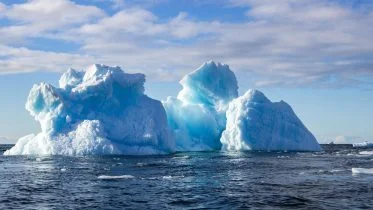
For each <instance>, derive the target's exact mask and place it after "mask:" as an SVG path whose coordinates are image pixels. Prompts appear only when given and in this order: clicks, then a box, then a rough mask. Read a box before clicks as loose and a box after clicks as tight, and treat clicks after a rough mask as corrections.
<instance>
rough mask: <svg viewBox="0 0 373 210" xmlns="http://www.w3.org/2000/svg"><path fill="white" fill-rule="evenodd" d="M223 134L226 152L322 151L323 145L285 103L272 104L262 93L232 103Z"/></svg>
mask: <svg viewBox="0 0 373 210" xmlns="http://www.w3.org/2000/svg"><path fill="white" fill-rule="evenodd" d="M226 116H227V124H226V129H225V131H224V132H223V134H222V137H221V143H222V145H223V147H222V149H223V150H225V151H239V150H262V151H275V150H281V151H320V150H321V148H320V145H319V144H318V142H317V141H316V139H315V137H314V136H313V135H312V133H311V132H310V131H308V129H307V128H306V127H305V126H304V125H303V123H302V122H301V121H300V120H299V118H298V117H297V116H296V115H295V113H294V111H293V110H292V108H291V107H290V105H288V104H287V103H285V102H284V101H280V102H271V101H270V100H269V99H268V98H267V97H266V96H265V95H264V94H263V93H262V92H260V91H258V90H248V91H247V92H246V93H245V94H244V95H243V96H241V97H238V98H237V99H234V100H233V101H232V102H230V104H229V107H228V110H227V112H226Z"/></svg>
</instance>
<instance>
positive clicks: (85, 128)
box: [4, 61, 321, 155]
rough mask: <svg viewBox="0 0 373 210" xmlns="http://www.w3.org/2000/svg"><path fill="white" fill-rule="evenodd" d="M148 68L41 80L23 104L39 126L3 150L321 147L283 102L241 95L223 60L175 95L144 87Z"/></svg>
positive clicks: (102, 69) (94, 70)
mask: <svg viewBox="0 0 373 210" xmlns="http://www.w3.org/2000/svg"><path fill="white" fill-rule="evenodd" d="M144 83H145V75H143V74H128V73H125V72H123V71H122V69H121V68H120V67H117V66H115V67H110V66H105V65H101V64H95V65H92V66H91V67H89V68H88V69H86V70H85V71H77V70H74V69H69V70H67V71H66V72H65V73H64V74H63V75H62V76H61V78H60V80H59V86H58V87H54V86H52V85H50V84H46V83H40V84H36V85H34V86H33V87H32V88H31V90H30V93H29V96H28V99H27V102H26V106H25V107H26V109H27V110H28V111H29V113H30V114H31V115H32V116H33V117H34V118H35V120H36V121H38V122H39V123H40V127H41V131H40V133H37V134H30V135H27V136H24V137H22V138H20V139H19V140H18V141H17V143H16V145H15V146H14V147H12V148H11V149H9V150H7V151H6V152H5V153H4V154H5V155H105V154H123V155H152V154H169V153H173V152H177V151H218V150H224V151H230V150H233V151H237V150H265V151H268V150H288V151H319V150H320V149H321V148H320V145H319V144H318V143H317V141H316V139H315V137H314V136H313V135H312V134H311V132H310V131H308V129H307V128H306V127H305V126H304V125H303V123H302V122H301V121H300V120H299V119H298V117H297V116H296V115H295V113H294V112H293V110H292V108H291V107H290V106H289V105H288V104H287V103H285V102H283V101H281V102H275V103H274V102H271V101H270V100H269V99H267V98H266V97H265V96H264V94H263V93H261V92H260V91H257V90H249V91H247V92H246V93H245V94H244V95H243V96H240V97H238V85H237V79H236V76H235V74H234V73H233V72H232V71H231V70H230V68H229V66H228V65H226V64H221V63H215V62H213V61H210V62H206V63H204V64H203V65H202V66H201V67H199V68H198V69H196V70H195V71H193V72H191V73H189V74H187V75H185V76H184V77H183V78H182V79H181V81H180V84H181V85H182V90H181V91H180V92H179V93H178V95H177V97H167V99H166V100H165V101H162V102H160V101H158V100H155V99H152V98H150V97H148V96H147V95H145V94H144Z"/></svg>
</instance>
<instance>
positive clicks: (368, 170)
mask: <svg viewBox="0 0 373 210" xmlns="http://www.w3.org/2000/svg"><path fill="white" fill-rule="evenodd" d="M351 171H352V174H373V168H352V169H351Z"/></svg>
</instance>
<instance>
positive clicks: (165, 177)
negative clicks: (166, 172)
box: [162, 176, 184, 180]
mask: <svg viewBox="0 0 373 210" xmlns="http://www.w3.org/2000/svg"><path fill="white" fill-rule="evenodd" d="M183 177H184V176H163V177H162V179H167V180H170V179H177V178H183Z"/></svg>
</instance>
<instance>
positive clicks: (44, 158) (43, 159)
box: [35, 157, 51, 162]
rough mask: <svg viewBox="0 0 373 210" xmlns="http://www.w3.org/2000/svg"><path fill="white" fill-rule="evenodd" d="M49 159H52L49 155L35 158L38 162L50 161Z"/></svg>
mask: <svg viewBox="0 0 373 210" xmlns="http://www.w3.org/2000/svg"><path fill="white" fill-rule="evenodd" d="M48 160H51V158H49V157H37V158H35V161H37V162H42V161H48Z"/></svg>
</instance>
